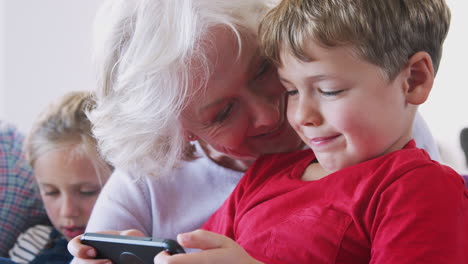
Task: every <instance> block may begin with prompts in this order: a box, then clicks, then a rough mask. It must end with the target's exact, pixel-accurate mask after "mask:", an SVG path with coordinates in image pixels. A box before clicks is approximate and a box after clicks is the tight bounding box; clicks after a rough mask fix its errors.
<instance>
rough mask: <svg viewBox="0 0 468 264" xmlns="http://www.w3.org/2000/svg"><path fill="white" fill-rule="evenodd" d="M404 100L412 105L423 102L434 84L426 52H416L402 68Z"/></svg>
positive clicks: (432, 68)
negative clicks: (404, 76) (404, 75)
mask: <svg viewBox="0 0 468 264" xmlns="http://www.w3.org/2000/svg"><path fill="white" fill-rule="evenodd" d="M404 71H405V72H406V73H407V75H406V80H405V83H404V90H405V93H406V101H407V102H408V103H410V104H413V105H420V104H422V103H424V102H425V101H426V99H427V97H428V96H429V93H430V92H431V89H432V85H433V84H434V67H433V65H432V59H431V56H430V55H429V54H428V53H427V52H417V53H416V54H414V55H413V56H411V58H410V59H409V60H408V64H407V66H406V68H405V70H404Z"/></svg>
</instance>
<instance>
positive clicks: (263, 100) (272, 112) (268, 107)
mask: <svg viewBox="0 0 468 264" xmlns="http://www.w3.org/2000/svg"><path fill="white" fill-rule="evenodd" d="M250 111H251V113H250V115H251V118H252V123H253V127H254V128H257V129H259V128H260V129H261V128H264V129H265V130H266V131H265V133H267V132H269V130H271V129H275V128H276V126H277V125H278V124H279V123H280V122H281V119H282V118H283V116H284V111H285V108H284V100H283V98H282V97H275V98H273V97H264V96H263V97H261V96H258V97H256V99H255V100H251V101H250Z"/></svg>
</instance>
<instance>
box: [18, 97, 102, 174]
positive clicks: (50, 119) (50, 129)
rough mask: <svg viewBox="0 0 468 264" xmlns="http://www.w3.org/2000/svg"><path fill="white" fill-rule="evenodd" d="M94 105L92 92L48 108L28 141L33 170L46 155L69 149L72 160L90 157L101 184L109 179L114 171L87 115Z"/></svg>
mask: <svg viewBox="0 0 468 264" xmlns="http://www.w3.org/2000/svg"><path fill="white" fill-rule="evenodd" d="M94 105H95V101H94V99H93V98H92V94H91V93H89V92H70V93H67V94H65V95H64V96H62V97H60V98H58V99H57V100H56V101H54V102H52V103H51V104H49V105H48V106H47V108H46V109H45V111H44V112H42V113H41V114H40V116H39V117H38V119H37V120H36V122H35V123H34V124H33V127H32V129H31V131H30V133H29V134H28V136H27V138H26V142H25V152H26V158H27V159H28V161H29V163H30V164H31V166H32V167H33V168H34V164H35V162H36V161H37V159H38V158H39V157H40V156H41V155H43V154H45V153H47V152H50V151H56V150H61V149H67V150H70V153H71V154H72V155H73V156H75V155H76V156H80V157H87V158H88V159H89V160H90V161H91V162H92V164H93V166H94V168H95V170H96V172H97V175H98V176H99V178H100V180H101V181H102V180H103V179H104V178H106V177H107V176H108V175H110V173H111V167H110V166H109V165H108V164H107V163H106V162H105V161H104V160H103V159H102V158H101V157H100V156H99V154H98V150H97V143H96V140H95V138H94V137H93V135H92V132H91V122H90V121H89V119H88V118H87V116H86V113H85V112H86V111H87V110H88V109H90V108H93V107H94ZM73 156H72V157H73ZM104 176H106V177H104ZM101 183H102V182H101Z"/></svg>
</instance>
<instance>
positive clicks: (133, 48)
mask: <svg viewBox="0 0 468 264" xmlns="http://www.w3.org/2000/svg"><path fill="white" fill-rule="evenodd" d="M274 4H276V1H271V0H233V1H230V0H109V1H107V2H105V3H104V4H103V6H102V7H101V8H100V10H99V11H98V14H97V17H96V21H95V38H94V39H95V43H94V48H95V50H94V60H95V64H96V67H97V74H98V91H97V92H96V108H95V109H93V110H92V111H90V112H89V113H88V116H89V119H90V120H91V121H92V123H93V133H94V135H95V137H96V138H97V139H98V143H99V148H100V152H101V154H102V155H103V156H104V157H105V158H106V159H107V160H108V161H109V162H110V163H111V164H112V165H113V166H115V167H118V168H119V169H123V170H126V171H134V170H137V171H139V172H140V174H143V175H157V176H160V175H163V174H165V173H167V172H168V171H169V170H171V169H172V168H173V167H174V166H175V165H176V164H177V162H178V161H180V160H181V159H182V158H183V157H184V153H185V150H186V147H187V145H188V143H187V142H186V141H185V140H184V136H183V129H182V127H181V125H180V122H179V116H180V114H181V111H182V110H183V109H184V106H185V105H186V103H187V102H188V101H189V100H190V99H191V96H192V95H193V93H194V92H195V91H197V90H198V89H203V88H204V86H205V85H206V82H207V80H208V79H209V77H210V74H211V68H212V65H211V64H210V61H209V60H208V58H207V53H208V50H210V49H214V48H215V47H214V43H215V39H214V37H213V34H211V33H210V32H211V30H212V29H213V28H214V27H224V28H227V29H230V30H232V32H233V33H234V34H235V36H236V37H237V40H238V44H239V47H242V45H241V44H242V42H241V34H243V33H244V32H248V33H249V34H254V35H257V29H258V24H259V22H260V20H261V18H262V17H263V15H264V14H265V13H266V12H267V11H268V10H270V9H271V8H272V7H273V5H274ZM239 52H240V50H239ZM194 75H196V80H197V82H196V83H197V85H195V81H194Z"/></svg>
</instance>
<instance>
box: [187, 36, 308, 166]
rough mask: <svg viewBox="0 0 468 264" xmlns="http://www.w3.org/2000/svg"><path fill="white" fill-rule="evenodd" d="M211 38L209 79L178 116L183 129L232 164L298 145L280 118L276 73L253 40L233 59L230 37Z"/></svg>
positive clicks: (280, 96)
mask: <svg viewBox="0 0 468 264" xmlns="http://www.w3.org/2000/svg"><path fill="white" fill-rule="evenodd" d="M214 35H215V36H216V40H217V42H216V47H217V48H216V49H212V50H211V52H210V54H209V59H210V60H211V62H212V64H213V65H214V69H213V74H212V75H211V77H210V79H209V80H208V84H207V87H206V89H204V90H201V91H198V92H197V93H196V94H195V96H194V97H193V98H194V99H193V100H192V101H191V102H190V103H189V104H188V106H187V108H186V109H185V110H184V111H183V113H182V118H181V121H182V125H183V127H184V129H185V130H186V131H187V132H189V133H192V134H194V135H196V136H197V137H199V138H200V139H202V140H204V141H205V142H207V143H208V144H210V145H211V146H212V147H213V148H215V149H216V150H218V151H220V152H222V153H225V154H227V155H229V156H231V157H233V158H237V159H248V160H250V159H255V158H257V157H258V156H259V155H261V154H267V153H276V152H287V151H293V150H296V149H298V148H299V147H300V146H301V140H300V138H299V137H298V136H297V135H296V133H295V132H294V130H293V129H292V128H291V127H290V125H289V123H288V121H287V119H286V111H285V109H286V105H285V103H286V101H285V89H284V88H283V86H282V85H281V83H280V82H279V79H278V76H277V73H276V69H275V68H274V67H273V66H272V65H269V64H268V63H267V62H266V61H265V60H264V59H263V58H262V57H260V52H259V50H258V46H257V44H256V42H255V41H254V40H250V41H248V40H246V41H243V42H242V45H243V46H242V54H241V55H240V57H238V45H237V40H236V38H235V37H234V35H233V34H232V33H231V32H229V31H227V30H217V31H216V32H215V34H214ZM252 39H254V38H252Z"/></svg>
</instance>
